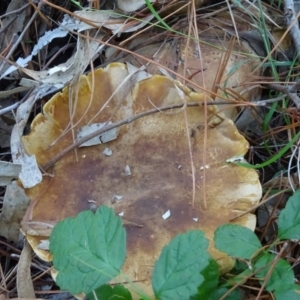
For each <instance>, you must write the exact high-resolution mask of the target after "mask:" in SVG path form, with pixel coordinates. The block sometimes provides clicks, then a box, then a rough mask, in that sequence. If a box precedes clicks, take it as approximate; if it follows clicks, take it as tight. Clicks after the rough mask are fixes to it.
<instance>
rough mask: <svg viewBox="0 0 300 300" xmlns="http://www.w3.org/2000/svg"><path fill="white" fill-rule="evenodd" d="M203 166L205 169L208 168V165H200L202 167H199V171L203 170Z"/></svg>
mask: <svg viewBox="0 0 300 300" xmlns="http://www.w3.org/2000/svg"><path fill="white" fill-rule="evenodd" d="M204 168H205V169H209V168H210V167H209V165H206V166H202V167H200V171H202V170H204Z"/></svg>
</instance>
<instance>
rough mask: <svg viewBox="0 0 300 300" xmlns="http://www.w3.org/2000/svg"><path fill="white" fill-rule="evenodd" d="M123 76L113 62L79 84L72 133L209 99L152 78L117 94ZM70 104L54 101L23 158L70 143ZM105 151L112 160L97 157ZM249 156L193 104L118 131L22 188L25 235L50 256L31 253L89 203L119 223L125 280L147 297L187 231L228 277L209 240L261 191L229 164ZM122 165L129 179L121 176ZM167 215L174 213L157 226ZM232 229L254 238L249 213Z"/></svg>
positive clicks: (231, 133)
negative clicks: (205, 244)
mask: <svg viewBox="0 0 300 300" xmlns="http://www.w3.org/2000/svg"><path fill="white" fill-rule="evenodd" d="M128 73H129V72H128V70H127V67H126V65H124V64H121V63H113V64H110V65H108V66H107V67H106V68H105V69H99V70H97V71H95V72H94V73H90V74H88V75H87V76H81V78H80V81H79V92H78V97H77V98H76V99H73V107H76V113H75V114H74V116H73V120H72V123H73V124H76V125H75V128H74V131H75V132H76V131H77V130H78V129H79V128H81V127H82V126H85V125H87V124H90V123H103V122H108V121H111V122H113V123H115V122H117V121H120V120H123V119H130V118H131V117H132V116H133V115H135V114H138V113H140V112H145V111H148V110H150V109H153V107H158V108H159V107H162V106H165V105H169V104H181V103H183V102H186V103H189V102H198V103H203V101H205V100H206V99H207V96H206V95H205V94H203V93H196V92H193V91H192V90H190V89H188V88H186V87H184V86H183V85H182V84H180V83H179V82H177V81H174V80H172V79H169V78H167V77H165V76H159V75H154V76H152V77H150V78H147V79H144V80H141V81H138V80H137V79H136V78H138V76H136V77H132V78H131V79H132V80H131V81H130V82H131V83H132V84H133V88H132V89H131V90H130V91H129V93H126V94H124V92H123V89H119V88H118V87H119V86H120V85H121V84H122V82H123V81H124V80H125V78H127V77H128ZM128 83H129V81H128ZM116 90H118V92H115V91H116ZM179 91H180V93H179ZM112 94H114V96H113V97H111V95H112ZM68 95H69V88H65V89H64V90H63V91H62V92H61V93H58V94H56V95H55V96H54V97H53V98H52V99H51V100H50V101H49V102H48V103H47V104H46V105H45V106H44V113H43V114H39V115H38V116H37V117H36V118H35V119H34V121H33V122H32V125H31V133H30V134H29V135H28V136H24V137H23V142H24V145H25V148H26V150H27V151H28V153H30V154H32V155H33V154H34V155H35V156H36V158H37V161H38V164H39V165H41V166H42V165H44V164H46V163H48V162H49V161H50V160H51V159H53V157H55V156H56V155H57V154H58V153H60V152H61V151H63V150H64V149H65V148H66V147H67V146H69V145H71V144H72V141H73V140H72V133H71V132H67V133H64V134H63V132H64V130H65V129H66V128H67V127H68V124H69V123H70V120H69V116H70V112H69V103H70V100H69V98H68ZM182 95H184V99H183V98H182ZM108 99H110V101H108ZM185 116H186V118H185ZM206 116H207V119H206ZM206 120H209V122H208V124H207V126H205V122H207V121H206ZM186 121H187V123H188V128H187V126H186ZM205 128H206V130H207V135H205ZM189 141H190V147H189ZM204 145H205V146H204ZM107 147H109V148H110V149H111V150H112V153H113V155H112V156H111V157H108V156H105V155H103V151H104V150H105V148H107ZM247 150H248V142H247V141H246V140H245V139H244V138H243V136H241V135H240V134H239V133H238V131H237V129H236V127H235V126H234V124H233V122H232V121H231V120H229V119H227V118H226V117H224V115H222V113H218V111H217V107H216V106H208V107H207V112H205V109H204V107H203V106H201V105H200V106H196V107H184V108H180V109H173V110H171V111H167V112H158V113H156V114H152V115H148V116H146V117H143V118H140V119H138V120H136V121H134V122H132V123H130V124H126V125H124V126H122V127H120V128H119V134H118V137H117V139H116V140H114V141H111V142H108V143H106V144H100V145H96V146H92V147H83V148H79V149H77V158H78V161H76V156H75V153H74V152H69V153H68V154H67V155H65V156H64V157H63V159H61V160H59V161H58V162H57V163H56V164H55V165H54V167H52V168H51V169H49V170H48V172H51V174H53V175H54V177H44V179H43V181H42V182H41V183H40V184H38V185H36V186H35V187H32V188H30V189H26V193H27V195H28V196H29V197H30V198H31V199H32V202H31V206H30V208H29V210H28V211H27V214H26V217H25V218H24V220H23V223H22V230H23V232H24V233H25V234H26V236H27V238H28V240H29V242H30V243H31V244H32V245H33V247H34V249H35V251H38V253H39V255H40V256H43V257H44V259H48V260H50V259H51V256H50V255H49V253H48V252H47V251H43V250H41V249H39V250H37V245H38V244H39V243H40V240H44V239H45V237H47V236H49V235H50V233H51V226H52V225H54V224H55V223H56V222H58V221H59V220H62V219H63V218H66V217H68V216H75V215H76V214H77V213H78V212H80V211H82V210H86V209H89V207H90V202H91V199H93V201H94V202H95V204H96V205H97V206H100V205H108V206H110V207H112V208H114V210H115V212H116V214H120V213H123V214H124V216H123V221H124V226H125V228H126V230H127V249H128V252H127V258H126V262H125V265H124V268H123V272H124V274H126V275H127V276H128V277H129V278H130V279H131V280H132V281H133V280H135V281H138V282H139V284H140V285H141V286H142V288H145V291H147V289H148V290H149V289H150V286H151V285H150V282H149V280H150V275H151V272H152V269H153V265H154V261H155V259H156V258H157V257H158V255H159V253H160V251H161V249H162V248H163V246H164V245H165V244H167V243H168V242H169V241H170V240H171V239H172V238H173V237H174V236H175V235H177V234H178V233H181V232H185V231H187V230H189V229H202V230H204V232H205V234H206V236H207V237H208V238H209V240H210V248H209V251H210V253H211V254H212V255H213V257H214V258H215V259H216V260H217V261H218V263H219V264H220V265H221V268H222V270H223V271H225V270H228V269H230V268H231V267H232V264H233V261H232V260H231V259H229V258H228V257H227V256H226V255H224V254H223V253H220V252H219V251H217V250H216V249H214V247H213V232H214V230H215V228H216V227H217V226H219V225H221V224H224V223H227V222H229V221H230V220H231V219H233V218H236V217H238V216H239V215H241V214H242V213H243V212H245V211H246V210H248V209H249V208H251V207H252V206H253V205H254V204H256V203H257V202H258V201H259V199H260V197H261V192H262V191H261V186H260V183H259V179H258V175H257V173H256V172H255V171H254V170H252V169H246V168H243V167H239V166H236V165H233V164H230V163H227V162H226V160H227V159H230V158H232V157H239V156H243V155H244V154H245V153H246V152H247ZM190 152H191V153H192V155H193V164H194V167H195V176H194V180H195V187H196V188H195V203H193V178H192V177H193V176H192V169H191V157H190ZM126 165H128V166H130V172H131V176H126V174H125V172H124V166H126ZM203 167H204V168H203ZM114 195H122V196H123V197H122V200H121V201H114V200H113V199H114ZM204 196H205V199H204ZM205 202H206V208H205ZM168 210H170V212H171V214H170V216H169V217H168V218H167V219H165V220H164V219H163V218H162V215H163V214H164V213H165V212H166V211H168ZM195 219H197V220H198V221H197V222H195ZM236 222H237V223H239V224H243V225H244V226H247V227H249V228H251V229H254V227H255V216H254V215H252V214H246V215H245V216H243V217H241V218H238V219H236ZM149 244H151V247H149ZM120 280H121V281H123V279H120ZM116 281H118V278H117V279H116Z"/></svg>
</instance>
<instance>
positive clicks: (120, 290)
mask: <svg viewBox="0 0 300 300" xmlns="http://www.w3.org/2000/svg"><path fill="white" fill-rule="evenodd" d="M87 298H88V299H89V300H132V296H131V294H130V292H129V291H128V289H126V288H125V287H124V286H123V285H115V286H114V287H112V286H110V285H108V284H104V285H102V286H100V287H99V288H97V289H96V290H95V291H93V292H91V293H89V294H88V295H87Z"/></svg>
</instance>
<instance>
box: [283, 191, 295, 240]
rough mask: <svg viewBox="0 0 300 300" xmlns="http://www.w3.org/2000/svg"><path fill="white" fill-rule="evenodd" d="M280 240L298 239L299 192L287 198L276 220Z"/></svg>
mask: <svg viewBox="0 0 300 300" xmlns="http://www.w3.org/2000/svg"><path fill="white" fill-rule="evenodd" d="M278 238H279V239H280V240H285V239H286V240H288V239H300V190H297V191H296V192H295V193H294V195H293V196H291V197H290V198H289V200H288V201H287V203H286V206H285V208H284V209H283V210H282V211H281V213H280V215H279V219H278Z"/></svg>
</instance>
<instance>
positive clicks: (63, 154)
mask: <svg viewBox="0 0 300 300" xmlns="http://www.w3.org/2000/svg"><path fill="white" fill-rule="evenodd" d="M211 104H213V105H214V103H211ZM184 105H186V106H189V107H191V106H202V105H204V104H203V103H197V102H191V103H186V104H184V103H180V104H172V105H167V106H163V107H160V108H159V109H158V108H153V109H150V110H148V111H145V112H142V113H139V114H136V115H133V116H131V117H129V118H127V119H125V120H122V121H119V122H116V123H114V124H112V125H106V126H104V127H102V128H100V129H98V130H96V131H94V132H92V133H90V134H88V135H86V136H85V137H83V138H81V139H80V140H78V141H76V142H75V143H73V144H72V145H70V146H69V147H67V148H65V149H64V150H63V151H61V152H60V153H59V154H58V155H56V156H55V157H54V158H52V159H51V160H50V161H49V162H48V163H46V164H45V165H44V166H42V168H43V170H45V171H47V169H49V168H50V167H52V166H53V165H54V164H55V163H56V162H57V161H58V160H60V159H61V158H62V157H63V156H65V155H66V154H67V153H69V152H70V151H72V150H73V149H75V148H77V147H79V146H80V145H82V144H83V143H85V142H87V141H89V140H90V139H92V138H94V137H96V136H99V135H101V134H103V133H105V132H107V131H109V130H112V129H114V128H117V127H120V126H122V125H126V124H130V123H132V122H133V121H136V120H138V119H140V118H143V117H146V116H149V115H152V114H155V113H158V112H160V111H164V110H170V109H175V108H181V107H183V106H184Z"/></svg>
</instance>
